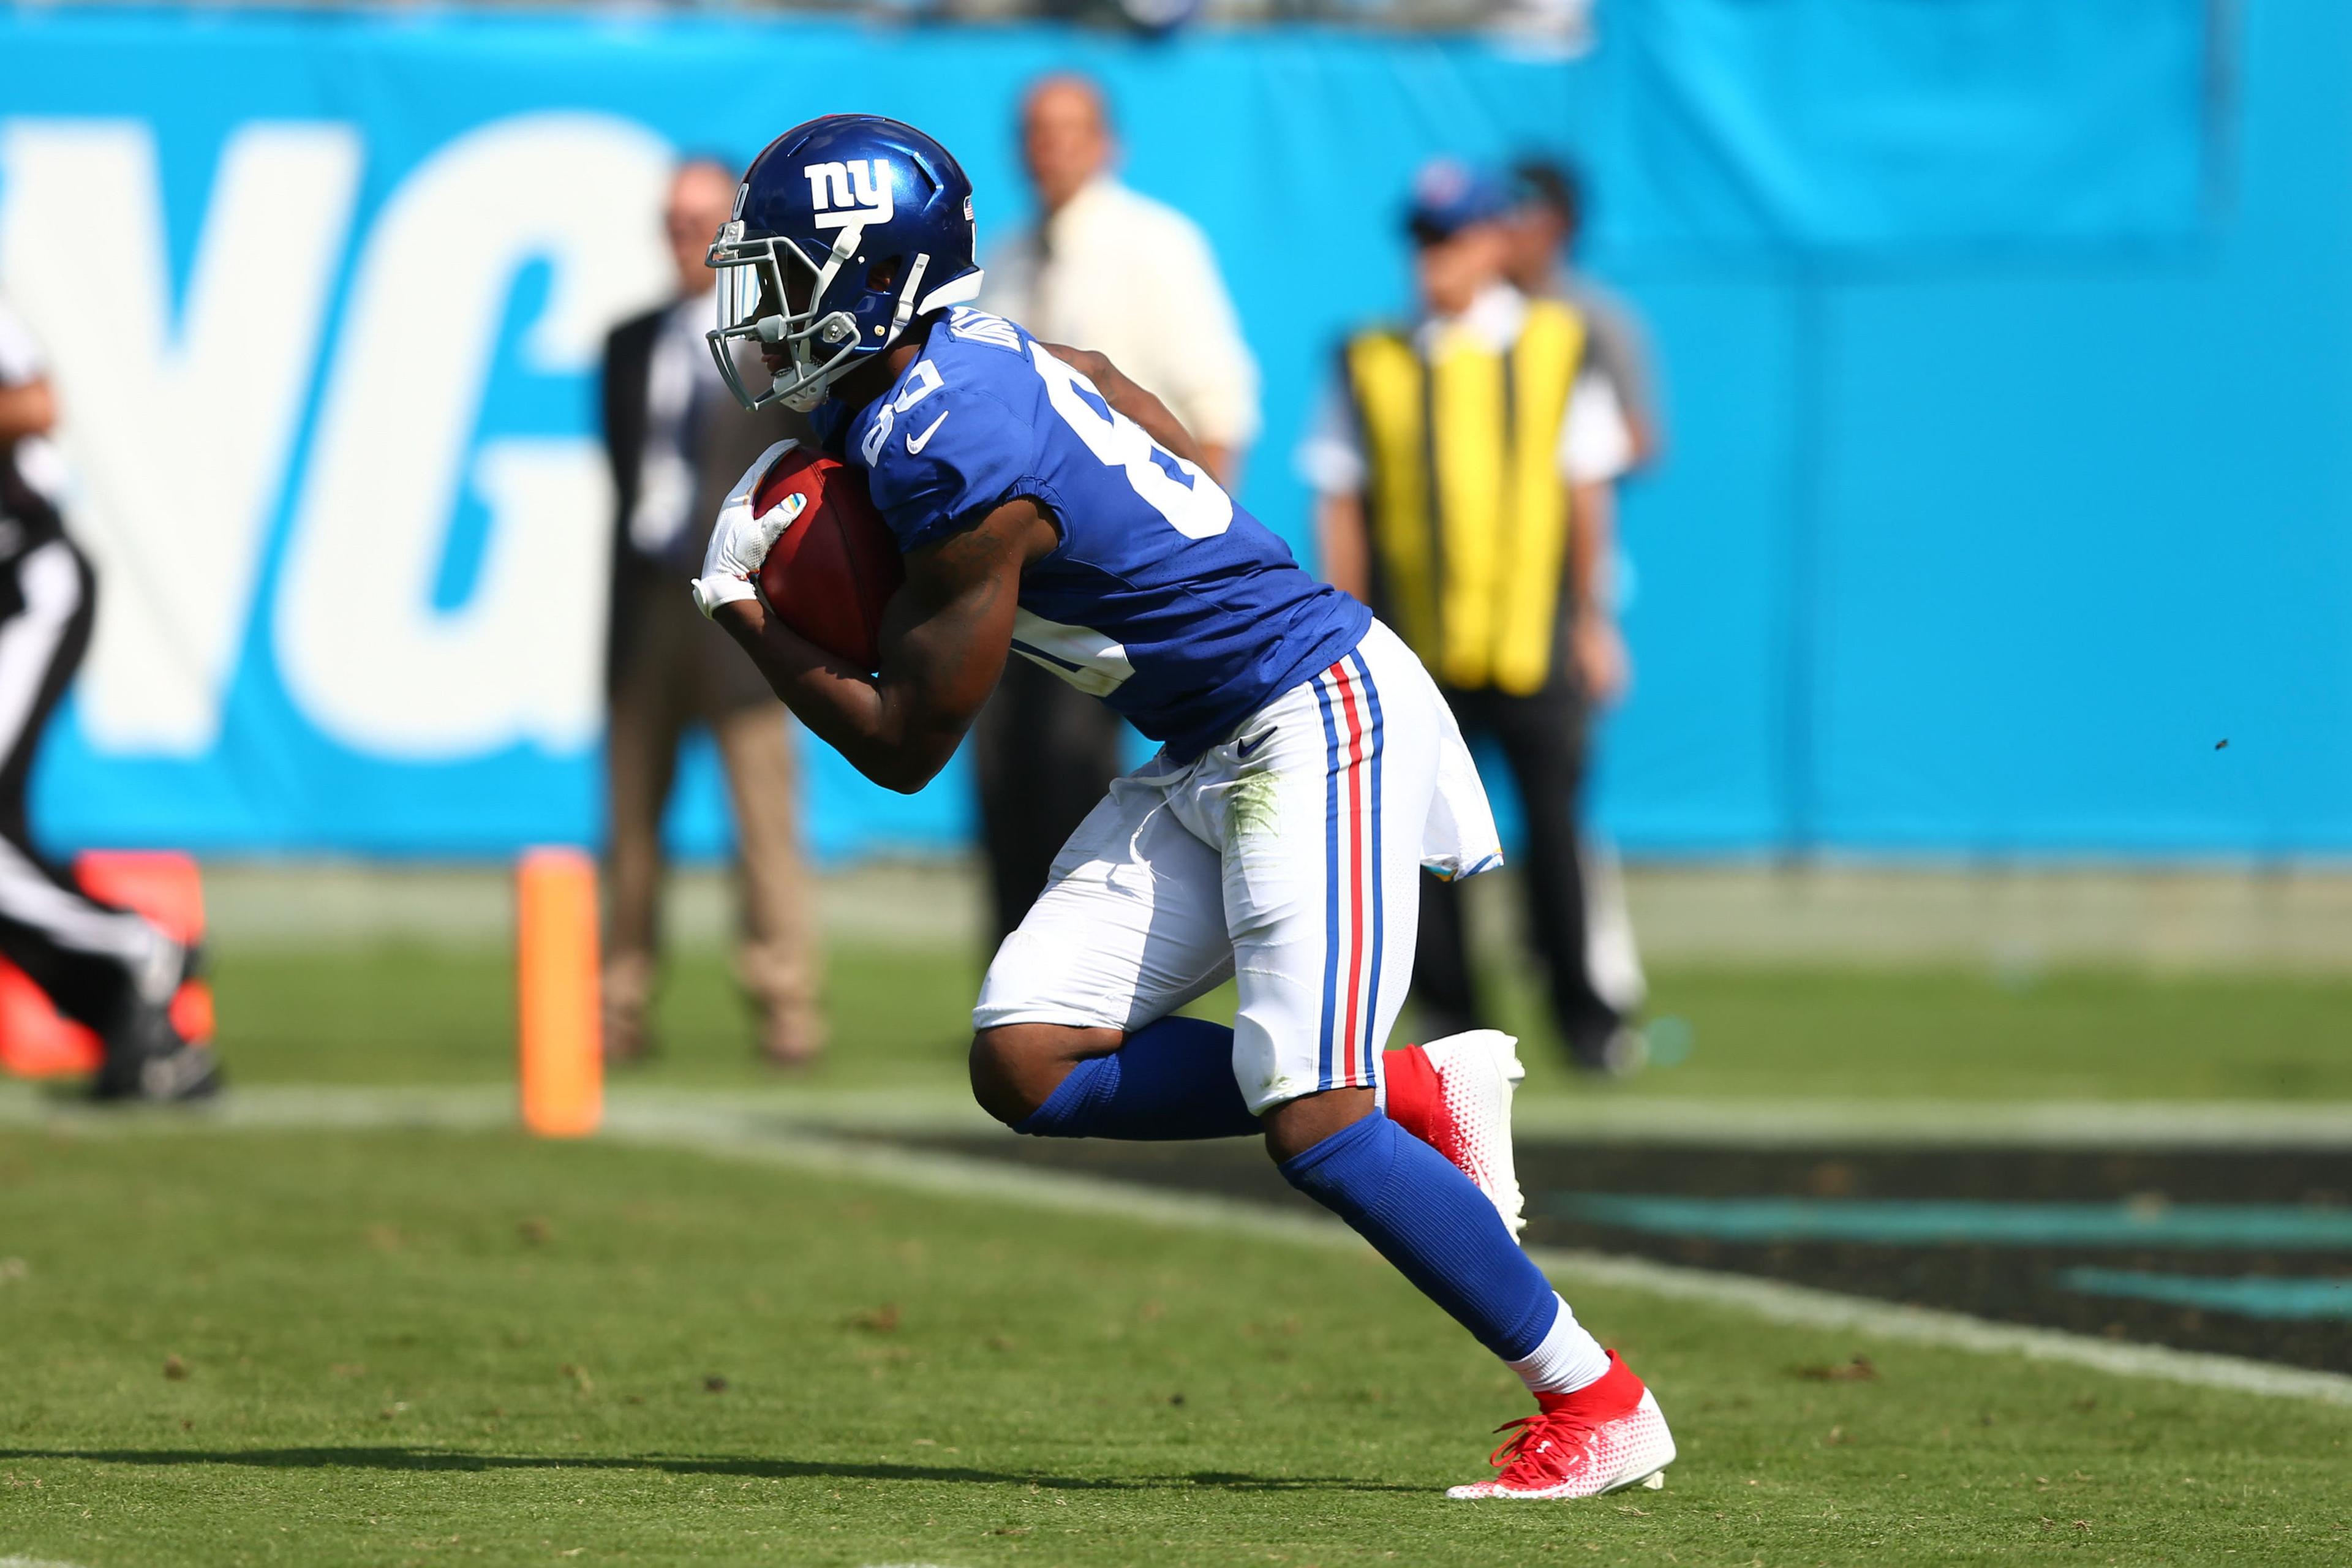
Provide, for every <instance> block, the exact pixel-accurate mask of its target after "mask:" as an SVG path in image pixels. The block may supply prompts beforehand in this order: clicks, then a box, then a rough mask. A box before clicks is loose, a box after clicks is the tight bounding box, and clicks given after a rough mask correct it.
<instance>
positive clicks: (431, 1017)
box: [215, 945, 2352, 1100]
mask: <svg viewBox="0 0 2352 1568" xmlns="http://www.w3.org/2000/svg"><path fill="white" fill-rule="evenodd" d="M215 967H216V974H217V987H218V991H219V996H220V1013H221V1017H222V1020H223V1023H222V1037H223V1047H224V1050H225V1052H226V1056H227V1058H228V1059H229V1061H230V1062H231V1063H232V1065H233V1068H234V1069H235V1071H236V1073H237V1075H238V1076H239V1077H240V1078H241V1079H243V1080H244V1081H247V1082H253V1083H258V1082H292V1081H307V1082H376V1083H383V1082H425V1083H445V1082H446V1083H461V1082H488V1081H503V1080H505V1079H509V1078H510V1077H511V1074H512V1060H511V1052H512V1048H513V1047H512V1018H513V1011H514V1004H513V994H512V984H511V979H510V976H509V960H508V958H507V956H506V955H505V954H504V953H502V952H498V951H496V950H492V949H483V950H478V951H468V950H457V951H452V950H447V949H439V948H425V947H406V948H402V947H385V948H374V949H355V950H319V951H309V950H303V951H270V950H267V949H259V950H244V951H239V950H236V949H230V950H228V951H226V952H222V953H221V954H220V955H219V956H218V959H217V963H216V966H215ZM979 971H980V962H979V958H978V956H977V955H976V954H974V953H971V952H963V951H961V950H956V949H930V948H906V947H889V946H880V945H844V946H841V947H839V948H837V949H836V951H835V952H834V954H833V958H832V963H831V975H830V981H829V989H830V995H831V998H832V1006H833V1010H834V1026H835V1037H836V1042H837V1043H836V1046H835V1050H834V1052H833V1053H832V1056H831V1058H829V1059H828V1060H827V1061H826V1062H825V1063H824V1065H823V1066H821V1067H819V1068H815V1069H814V1070H813V1071H811V1072H808V1073H805V1074H799V1075H794V1076H793V1077H792V1078H790V1079H786V1078H784V1077H783V1076H782V1075H779V1074H778V1073H776V1072H775V1071H774V1070H772V1069H771V1068H765V1067H763V1066H761V1065H760V1064H759V1063H757V1062H756V1061H755V1060H754V1059H753V1057H752V1054H751V1030H750V1026H749V1022H748V1015H747V1014H746V1012H745V1010H744V1007H743V1004H742V1003H741V1001H740V998H739V997H738V996H737V994H736V992H735V990H734V988H733V985H732V984H731V983H730V980H729V978H728V974H727V969H726V964H725V961H724V959H723V957H722V956H721V955H720V954H719V953H716V952H710V951H708V950H703V951H688V952H684V953H682V954H680V955H679V956H678V957H677V960H676V962H675V963H673V964H672V966H671V969H670V972H669V975H668V978H667V984H666V986H665V988H664V990H663V993H662V996H661V1001H660V1006H659V1010H658V1014H657V1019H658V1031H657V1032H658V1035H659V1038H660V1040H661V1044H662V1047H663V1049H662V1054H661V1056H660V1057H659V1058H657V1059H656V1060H655V1061H653V1062H651V1063H649V1064H646V1066H644V1067H641V1068H630V1069H628V1070H627V1071H626V1072H625V1073H624V1074H621V1075H618V1076H617V1079H616V1081H624V1082H641V1083H645V1084H647V1085H655V1086H696V1087H711V1088H726V1087H750V1086H758V1085H774V1084H778V1083H782V1082H791V1083H795V1084H805V1085H807V1086H809V1087H811V1088H817V1089H827V1088H843V1089H850V1088H855V1089H891V1088H908V1089H916V1088H923V1089H936V1090H939V1091H940V1092H942V1093H953V1092H955V1091H956V1090H957V1089H958V1086H959V1085H960V1084H961V1074H962V1062H963V1054H964V1047H965V1044H966V1042H967V1040H968V1039H969V1026H968V1023H967V1019H968V1017H969V1008H970V1006H971V996H972V994H973V992H974V991H975V990H976V988H977V986H978V983H979ZM1495 978H1496V994H1497V998H1498V1002H1499V1004H1500V1012H1501V1015H1502V1020H1503V1022H1504V1023H1505V1025H1506V1026H1508V1027H1511V1028H1513V1029H1515V1030H1516V1031H1517V1032H1519V1033H1521V1034H1522V1035H1524V1036H1525V1037H1527V1038H1528V1050H1527V1051H1525V1052H1524V1053H1523V1054H1524V1055H1525V1056H1526V1058H1528V1062H1529V1063H1530V1065H1531V1067H1532V1068H1534V1074H1533V1079H1532V1082H1531V1085H1530V1088H1531V1089H1532V1091H1534V1092H1537V1093H1549V1092H1560V1093H1595V1092H1605V1093H1609V1094H1614V1095H1629V1096H1649V1095H1679V1096H1691V1097H1717V1096H1724V1097H1729V1096H1743V1097H1755V1096H1762V1097H1774V1098H1790V1099H1814V1098H1847V1097H1856V1096H1861V1097H1905V1098H1937V1099H1941V1098H1953V1099H1977V1100H2004V1099H2035V1100H2063V1099H2107V1100H2162V1099H2180V1100H2186V1099H2210V1098H2240V1099H2257V1100H2273V1099H2276V1100H2352V1048H2347V1026H2346V1023H2345V1020H2346V1019H2347V1018H2352V981H2345V980H2334V979H2290V978H2273V977H2255V976H2230V977H2216V976H2194V977H2189V976H2184V977H2166V978H2158V977H2151V976H2147V975H2140V974H2135V973H2124V972H2100V971H2058V972H2053V973H2047V974H2043V975H2041V976H2038V977H2035V978H2032V979H2030V980H2020V979H2016V978H2013V977H2011V978H2002V977H1997V976H1994V975H1991V974H1988V973H1965V972H1956V971H1948V970H1924V971H1885V970H1851V971H1839V970H1820V969H1805V970H1763V969H1669V970H1666V971H1664V972H1663V973H1658V974H1656V975H1655V976H1654V999H1653V1005H1652V1015H1653V1016H1654V1017H1662V1018H1666V1019H1670V1020H1674V1022H1673V1023H1671V1024H1670V1025H1669V1026H1667V1028H1666V1029H1664V1030H1662V1031H1661V1032H1660V1038H1661V1040H1662V1041H1663V1042H1666V1043H1667V1044H1668V1045H1669V1046H1670V1047H1671V1048H1669V1049H1668V1050H1667V1051H1666V1052H1665V1053H1664V1055H1666V1056H1668V1057H1676V1056H1678V1057H1679V1059H1676V1060H1673V1061H1671V1062H1669V1063H1667V1064H1665V1065H1661V1066H1659V1067H1657V1068H1654V1069H1653V1070H1652V1071H1650V1072H1649V1073H1647V1074H1645V1075H1644V1076H1643V1077H1642V1078H1640V1079H1635V1080H1633V1082H1630V1083H1626V1084H1621V1085H1611V1086H1606V1087H1605V1088H1601V1089H1595V1088H1594V1086H1592V1085H1590V1084H1580V1083H1577V1082H1575V1081H1573V1080H1571V1079H1570V1076H1569V1075H1568V1073H1567V1072H1566V1071H1565V1069H1564V1068H1561V1067H1560V1066H1559V1059H1558V1057H1557V1055H1556V1053H1555V1051H1554V1049H1553V1047H1552V1046H1551V1043H1550V1037H1549V1030H1548V1028H1547V1027H1546V1026H1545V1025H1544V1022H1543V1020H1542V1016H1541V1012H1540V1009H1539V1007H1538V1005H1537V1001H1536V997H1535V994H1534V991H1533V988H1532V987H1531V986H1530V985H1529V984H1527V982H1526V980H1525V978H1524V977H1523V976H1520V975H1518V974H1517V973H1512V972H1508V971H1504V972H1499V973H1497V974H1496V977H1495ZM1219 1000H1220V999H1219V998H1216V997H1212V998H1210V999H1209V1001H1208V1003H1207V1004H1206V1005H1207V1007H1208V1009H1209V1010H1210V1011H1212V1012H1213V1011H1214V1009H1215V1007H1216V1005H1218V1002H1219ZM1224 1005H1226V1006H1227V1007H1230V1005H1231V1004H1230V1001H1229V1000H1228V1001H1226V1002H1225V1003H1224Z"/></svg>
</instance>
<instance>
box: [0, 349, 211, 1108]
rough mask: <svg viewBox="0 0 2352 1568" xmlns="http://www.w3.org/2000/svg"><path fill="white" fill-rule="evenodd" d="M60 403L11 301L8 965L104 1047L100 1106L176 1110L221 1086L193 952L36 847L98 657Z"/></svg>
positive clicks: (6, 498)
mask: <svg viewBox="0 0 2352 1568" xmlns="http://www.w3.org/2000/svg"><path fill="white" fill-rule="evenodd" d="M56 424H57V399H56V397H55V395H53V393H52V391H51V389H50V385H49V375H48V367H47V363H45V362H44V360H43V359H42V357H41V353H40V350H39V348H38V346H37V344H36V343H35V342H34V341H33V337H32V334H31V333H30V332H29V331H26V328H25V325H24V323H23V322H22V321H18V320H17V319H16V316H15V314H14V313H12V312H11V311H10V310H9V309H8V308H7V305H6V304H5V302H0V956H5V957H6V958H7V960H8V961H9V962H10V963H14V964H15V965H16V967H17V968H19V969H21V970H23V971H24V972H25V973H26V974H27V975H28V976H30V977H31V979H32V980H33V982H34V984H37V985H38V986H40V988H41V989H42V990H43V991H44V992H46V993H47V994H48V997H49V1001H50V1002H51V1003H52V1004H53V1005H55V1006H56V1008H57V1010H58V1012H59V1013H61V1014H63V1015H64V1016H67V1017H68V1018H71V1019H72V1020H74V1021H75V1022H76V1023H78V1024H81V1025H83V1026H86V1027H88V1028H89V1029H90V1030H91V1031H92V1032H93V1033H95V1034H96V1035H97V1036H98V1037H99V1038H100V1041H101V1042H102V1043H103V1044H104V1046H105V1049H106V1055H105V1060H104V1064H103V1065H102V1066H101V1067H100V1069H99V1075H98V1081H97V1083H96V1084H95V1085H94V1086H93V1089H94V1092H95V1093H96V1095H97V1096H98V1098H100V1099H101V1100H191V1099H195V1098H198V1097H200V1096H204V1095H207V1094H210V1093H211V1092H213V1090H215V1089H217V1088H218V1087H219V1084H220V1072H219V1068H218V1067H217V1066H216V1065H215V1061H214V1058H213V1053H212V1050H211V1048H210V1047H208V1046H206V1045H205V1044H202V1043H199V1042H194V1041H190V1040H186V1039H183V1038H182V1037H180V1034H179V1032H178V1031H177V1030H176V1029H175V1028H174V1027H173V1024H172V1018H171V1003H172V998H173V996H174V995H176V994H178V992H179V989H180V986H181V984H182V983H183V982H184V981H185V980H186V979H187V978H188V973H189V971H190V968H191V966H192V959H191V955H190V953H189V952H187V951H186V950H185V949H184V948H182V947H181V945H180V944H179V943H178V942H173V940H172V939H171V938H170V937H168V936H166V935H165V934H164V933H163V931H160V930H158V929H157V928H156V927H155V926H153V925H152V924H151V923H149V921H146V920H145V919H144V918H143V917H142V916H140V915H137V914H134V913H132V912H131V910H122V909H117V908H115V907H114V906H113V905H111V904H105V903H100V901H99V900H95V899H93V898H91V897H89V895H88V894H87V893H84V892H83V891H82V890H81V889H80V887H79V886H78V885H77V884H76V883H75V881H74V879H73V878H72V876H71V875H69V874H68V872H66V871H65V870H63V869H61V868H58V867H57V866H55V865H53V864H51V863H50V862H49V860H48V859H47V858H45V857H44V856H43V855H42V854H41V852H40V851H39V850H38V849H37V848H36V847H34V845H33V835H32V828H31V825H30V824H29V823H28V822H27V821H26V811H25V803H26V789H27V787H28V786H29V784H31V782H32V774H33V759H34V757H35V755H36V754H37V752H39V750H40V744H41V733H42V731H44V730H45V729H46V728H47V725H48V721H49V716H50V714H52V713H53V712H55V711H56V710H57V706H58V700H60V699H62V698H63V697H64V696H65V693H66V688H67V687H68V686H70V685H71V684H72V683H73V678H74V671H75V670H76V669H77V668H79V666H80V664H81V658H82V655H83V653H84V652H85V651H87V650H88V648H89V633H90V625H91V621H92V619H93V617H94V616H95V613H96V609H97V602H96V588H97V583H96V579H95V578H94V577H93V576H92V574H91V573H90V568H89V560H88V558H87V557H85V556H84V555H83V554H82V552H81V551H80V550H79V549H78V548H77V547H76V546H75V544H74V542H73V541H72V540H71V539H69V538H68V537H67V535H66V531H65V519H64V516H63V510H62V509H63V505H64V493H65V476H64V464H63V462H62V461H61V460H60V458H58V451H57V448H56V447H55V446H54V445H53V444H52V443H51V441H50V439H49V435H50V431H51V430H52V429H53V428H54V427H55V426H56Z"/></svg>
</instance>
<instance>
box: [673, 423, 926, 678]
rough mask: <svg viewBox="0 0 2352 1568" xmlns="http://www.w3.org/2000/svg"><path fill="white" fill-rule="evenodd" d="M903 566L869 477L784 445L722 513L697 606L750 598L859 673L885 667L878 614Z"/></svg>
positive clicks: (705, 609) (902, 576) (748, 477)
mask: <svg viewBox="0 0 2352 1568" xmlns="http://www.w3.org/2000/svg"><path fill="white" fill-rule="evenodd" d="M906 577H907V570H906V565H905V563H903V562H902V561H901V560H900V559H899V558H898V547H897V546H896V545H895V544H893V543H892V542H891V539H890V531H889V529H888V528H887V526H885V525H884V523H883V521H882V514H881V513H880V512H878V511H877V510H874V502H873V501H872V500H871V499H869V498H868V497H867V495H866V476H865V475H864V474H862V473H860V472H859V471H858V470H857V469H856V468H851V467H850V466H849V465H848V464H846V463H843V462H840V461H838V460H836V459H835V458H828V457H826V456H825V455H824V454H823V453H822V452H818V451H814V450H813V449H811V448H809V447H802V446H799V445H797V444H795V443H792V442H786V443H784V444H783V449H782V451H777V450H775V449H771V450H770V451H769V452H768V453H767V454H765V455H764V456H762V457H761V459H760V461H759V462H757V463H754V464H752V465H751V472H749V473H747V474H745V475H744V476H743V482H742V483H740V484H739V485H738V486H736V488H735V493H734V494H732V495H730V496H729V497H728V498H727V504H726V506H725V507H724V508H722V509H721V510H720V511H719V525H718V527H717V528H716V529H715V530H714V531H712V533H711V536H710V552H709V555H708V556H707V557H706V558H705V559H704V561H703V565H702V575H701V576H700V577H698V578H697V579H696V580H695V584H694V598H695V603H696V604H698V605H700V606H701V607H702V613H703V614H704V615H706V616H707V615H709V614H710V613H711V612H712V611H713V610H715V609H717V608H718V607H719V605H723V604H728V603H730V602H732V601H734V600H738V599H748V598H750V597H751V595H752V593H753V591H754V584H757V592H758V594H759V596H760V598H761V601H762V602H763V603H764V604H765V605H767V606H768V611H769V613H770V614H771V615H772V616H775V617H776V618H777V619H778V620H780V621H782V622H783V623H784V625H786V626H790V627H791V628H792V629H793V631H795V632H798V633H799V634H800V635H801V636H803V637H806V638H807V639H808V640H809V641H811V642H813V643H814V644H816V646H817V647H821V648H823V649H824V651H825V652H827V653H829V654H832V655H833V656H834V657H835V658H839V659H841V660H843V661H844V662H845V663H849V664H854V665H856V667H857V668H860V669H863V670H868V671H871V670H874V669H877V668H880V667H881V663H882V650H881V637H882V611H883V608H884V606H885V605H888V604H889V602H890V595H893V594H895V593H897V592H898V584H901V583H903V582H905V581H906Z"/></svg>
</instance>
